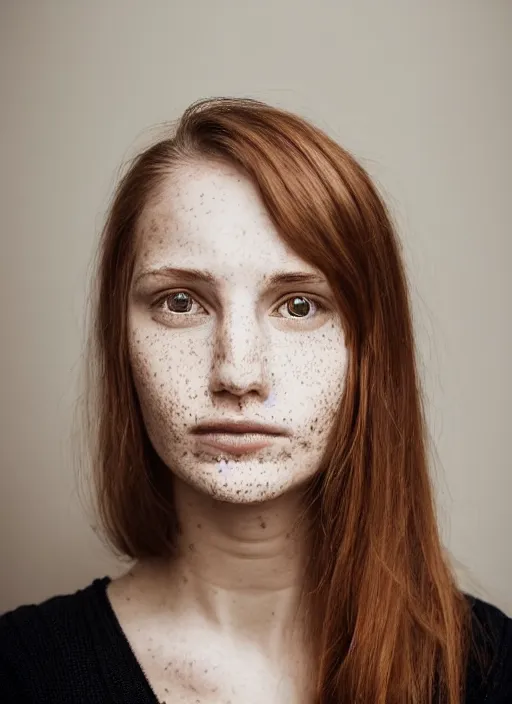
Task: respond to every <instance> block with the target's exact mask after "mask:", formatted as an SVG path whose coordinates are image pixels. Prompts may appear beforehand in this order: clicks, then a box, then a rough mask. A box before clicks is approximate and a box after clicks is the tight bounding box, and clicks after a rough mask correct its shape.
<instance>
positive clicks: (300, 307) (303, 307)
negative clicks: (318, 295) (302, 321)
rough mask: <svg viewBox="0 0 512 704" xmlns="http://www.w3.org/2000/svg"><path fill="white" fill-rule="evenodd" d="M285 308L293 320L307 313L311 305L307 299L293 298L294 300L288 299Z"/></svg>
mask: <svg viewBox="0 0 512 704" xmlns="http://www.w3.org/2000/svg"><path fill="white" fill-rule="evenodd" d="M286 307H287V309H288V313H290V315H293V317H294V318H302V317H304V316H306V315H307V314H308V313H309V311H310V309H311V304H310V302H309V301H308V300H307V298H303V297H302V296H295V297H294V298H290V300H289V301H288V304H287V306H286Z"/></svg>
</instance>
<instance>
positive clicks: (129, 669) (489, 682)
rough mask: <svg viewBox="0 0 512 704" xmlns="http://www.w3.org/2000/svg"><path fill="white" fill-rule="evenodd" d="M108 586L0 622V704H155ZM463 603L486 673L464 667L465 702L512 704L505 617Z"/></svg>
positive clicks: (511, 645)
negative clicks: (485, 655) (486, 661)
mask: <svg viewBox="0 0 512 704" xmlns="http://www.w3.org/2000/svg"><path fill="white" fill-rule="evenodd" d="M108 583H109V578H108V577H104V578H103V579H97V580H95V581H94V582H93V583H92V584H90V585H89V586H88V587H86V588H84V589H81V590H79V591H77V592H76V593H75V594H70V595H66V596H57V597H54V598H52V599H49V600H47V601H45V602H43V603H42V604H39V605H32V606H20V607H19V608H17V609H15V610H14V611H10V612H9V613H6V614H4V615H3V616H2V617H0V702H2V704H28V703H30V704H43V702H44V704H51V703H52V702H61V703H62V704H100V703H101V704H104V703H105V702H108V703H109V704H159V703H158V700H157V698H156V696H155V694H154V692H153V691H152V689H151V687H150V685H149V683H148V681H147V679H146V677H145V675H144V673H143V671H142V669H141V667H140V665H139V663H138V661H137V660H136V658H135V655H134V654H133V652H132V650H131V648H130V645H129V643H128V641H127V639H126V637H125V635H124V633H123V631H122V629H121V627H120V625H119V622H118V620H117V618H116V616H115V613H114V611H113V610H112V608H111V606H110V602H109V599H108V597H107V594H106V587H107V585H108ZM468 598H469V599H470V601H471V603H472V607H473V622H474V623H475V624H477V622H478V625H481V626H482V628H477V629H475V634H476V635H475V637H478V639H479V642H480V643H482V644H484V645H485V647H486V648H487V649H490V650H489V652H491V654H492V658H493V661H492V666H491V668H490V670H489V672H488V675H487V676H483V675H482V674H481V672H480V670H479V668H478V667H477V666H476V665H475V664H474V663H471V662H470V666H469V669H468V674H467V696H466V704H477V703H478V704H480V702H482V703H484V702H485V704H512V619H510V618H508V617H507V616H505V614H503V613H502V612H501V611H499V609H497V608H495V607H494V606H491V605H490V604H488V603H486V602H484V601H481V600H479V599H476V598H475V597H471V596H468ZM478 634H479V635H478ZM493 643H494V645H493ZM167 704H172V702H171V701H169V702H167Z"/></svg>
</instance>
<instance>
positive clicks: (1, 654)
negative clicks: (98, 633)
mask: <svg viewBox="0 0 512 704" xmlns="http://www.w3.org/2000/svg"><path fill="white" fill-rule="evenodd" d="M108 581H109V579H108V578H107V577H104V578H103V579H97V580H94V582H92V583H91V584H90V585H88V586H87V587H85V588H83V589H80V590H78V591H76V592H75V593H73V594H65V595H60V596H54V597H52V598H51V599H47V600H46V601H43V602H42V603H40V604H26V605H23V606H19V607H18V608H16V609H13V610H12V611H8V612H7V613H4V614H2V615H1V616H0V691H2V693H3V696H4V693H5V692H7V693H8V695H9V694H10V695H11V697H10V698H9V696H7V701H9V702H10V701H16V702H18V701H19V702H22V701H25V700H26V701H29V700H30V701H32V696H29V692H30V688H31V687H32V686H33V682H34V681H37V682H38V687H39V689H40V691H41V693H42V692H43V691H44V690H45V687H48V688H49V687H51V686H52V685H53V684H54V683H52V682H50V679H51V678H52V677H53V678H57V677H58V676H59V673H64V672H69V671H70V670H69V668H72V669H76V666H77V659H79V658H80V654H81V653H83V652H84V651H85V649H86V644H87V642H88V640H89V634H88V630H89V628H90V624H91V623H92V622H94V620H95V616H96V615H97V617H98V625H100V623H101V613H100V611H101V610H100V605H101V598H100V595H101V591H102V590H103V591H104V590H105V587H106V585H107V584H108ZM95 612H97V614H95ZM24 697H25V698H26V699H24ZM34 700H35V699H34ZM2 701H5V699H3V700H2Z"/></svg>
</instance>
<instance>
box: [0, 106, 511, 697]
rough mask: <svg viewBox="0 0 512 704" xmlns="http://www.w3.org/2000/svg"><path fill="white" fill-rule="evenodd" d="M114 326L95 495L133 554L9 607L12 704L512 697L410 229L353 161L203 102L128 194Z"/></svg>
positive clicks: (103, 303)
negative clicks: (461, 510)
mask: <svg viewBox="0 0 512 704" xmlns="http://www.w3.org/2000/svg"><path fill="white" fill-rule="evenodd" d="M92 332H93V338H92V341H93V347H92V358H91V359H92V361H93V365H92V366H91V370H92V371H93V373H94V375H93V378H92V379H91V380H90V384H89V389H90V390H92V393H91V401H92V402H93V403H92V404H91V405H90V406H89V416H88V418H89V421H88V426H87V427H88V428H89V429H90V430H91V433H92V436H93V439H94V470H95V473H96V475H95V479H96V484H95V486H96V493H97V498H98V506H99V511H100V515H101V517H102V519H103V525H104V528H105V534H106V536H108V538H109V539H110V542H111V544H112V545H113V546H114V547H115V548H116V549H117V551H118V552H119V553H120V554H122V555H124V556H128V557H130V558H132V559H133V560H134V566H133V567H132V569H130V570H129V571H128V573H127V574H126V575H124V576H122V577H121V578H120V579H117V580H113V581H111V580H109V579H108V578H104V579H98V580H96V581H95V582H94V583H93V584H92V585H89V586H88V587H86V588H85V589H82V590H80V591H79V592H77V593H76V594H74V595H67V596H60V597H56V598H54V599H51V600H49V601H47V602H45V603H43V604H41V605H38V606H25V607H20V608H18V609H16V610H15V611H13V612H11V613H9V614H6V615H4V616H3V617H2V619H1V644H2V645H1V659H0V661H1V667H0V669H1V678H2V679H1V687H2V691H3V692H4V695H3V696H4V698H3V700H2V701H9V702H11V701H12V702H17V703H19V702H66V703H71V702H85V701H87V702H88V703H89V704H94V703H96V702H107V701H108V702H123V703H124V702H138V703H146V704H156V703H157V702H159V701H160V702H163V701H165V702H167V703H168V704H170V703H171V702H172V703H174V702H187V703H192V702H215V703H218V704H220V703H221V702H223V703H226V702H231V704H237V703H238V702H243V703H244V704H247V703H252V702H265V704H267V703H275V704H278V703H281V702H283V703H286V704H295V703H299V702H300V703H301V704H310V703H311V704H312V703H315V704H331V703H334V702H336V703H341V702H343V703H345V702H346V703H347V704H348V703H350V704H353V703H354V702H363V703H365V704H367V703H369V702H371V703H372V704H374V703H377V704H384V703H385V704H390V703H397V704H398V703H404V704H405V703H406V702H407V703H409V702H418V703H421V704H423V703H424V702H431V701H432V702H433V701H436V702H438V701H439V702H448V703H449V704H456V703H457V704H460V703H461V702H483V701H486V702H488V704H491V703H492V704H498V703H499V704H504V703H505V702H510V701H512V672H511V671H512V622H511V620H510V619H509V618H507V617H506V616H505V615H504V614H503V613H502V612H501V611H499V610H498V609H496V608H495V607H493V606H491V605H490V604H487V603H485V602H483V601H480V600H478V599H475V598H473V597H471V596H469V595H466V594H464V593H462V592H461V591H460V590H459V589H458V587H457V585H456V581H455V578H454V576H453V574H452V571H451V569H450V566H449V564H448V561H447V559H446V557H445V555H444V552H443V549H442V545H441V542H440V538H439V533H438V529H437V526H436V519H435V511H434V504H433V498H432V489H431V485H430V482H429V476H428V469H427V461H426V447H425V445H426V443H425V432H424V420H423V415H422V408H421V401H420V391H419V386H418V377H417V371H416V367H415V356H414V354H415V353H414V340H413V331H412V325H411V316H410V308H409V300H408V293H407V287H406V279H405V275H404V270H403V266H402V263H401V260H400V253H399V245H398V242H397V238H396V235H395V233H394V230H393V227H392V225H391V222H390V218H389V216H388V214H387V212H386V209H385V206H384V205H383V203H382V201H381V200H380V198H379V196H378V194H377V192H376V189H375V187H374V186H373V185H372V183H371V181H370V179H369V177H368V175H367V174H366V173H365V171H364V170H363V169H362V168H361V167H360V166H359V165H358V164H357V163H356V162H355V161H354V159H353V158H352V157H351V156H350V155H349V154H348V153H347V152H346V151H344V150H343V149H342V148H341V147H339V146H338V145H337V144H335V143H334V142H333V141H332V140H331V139H330V138H328V137H327V136H326V135H325V134H323V133H322V132H321V131H319V130H318V129H316V128H315V127H313V126H311V125H310V124H308V123H307V122H305V121H304V120H302V119H300V118H299V117H296V116H294V115H292V114H289V113H286V112H284V111H280V110H277V109H274V108H272V107H270V106H267V105H265V104H262V103H258V102H255V101H249V100H223V99H220V100H213V101H204V102H201V103H199V104H196V105H194V106H192V107H191V108H189V109H188V110H187V111H186V112H185V114H184V116H183V117H182V118H181V120H180V121H179V124H178V126H177V129H176V132H175V134H173V135H172V136H170V137H169V138H168V139H165V140H163V141H160V142H159V143H158V144H156V145H155V146H152V147H151V148H149V149H147V150H145V151H144V152H143V153H142V154H141V155H140V156H139V157H138V158H137V159H135V160H134V162H133V163H132V165H131V166H130V169H129V170H128V172H127V174H126V175H125V176H124V178H123V179H122V181H121V183H120V185H119V187H118V189H117V193H116V195H115V198H114V201H113V204H112V206H111V209H110V213H109V216H108V219H107V223H106V227H105V230H104V234H103V239H102V245H101V250H100V259H99V269H98V298H97V309H96V316H95V324H94V328H93V331H92ZM93 382H95V384H96V385H93Z"/></svg>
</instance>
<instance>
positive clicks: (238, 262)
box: [137, 162, 317, 278]
mask: <svg viewBox="0 0 512 704" xmlns="http://www.w3.org/2000/svg"><path fill="white" fill-rule="evenodd" d="M137 237H138V256H137V265H138V266H137V268H140V267H147V266H151V267H159V266H179V267H194V268H199V267H204V268H205V269H206V268H207V269H208V270H210V271H212V272H213V273H214V274H216V275H218V276H220V277H224V278H229V277H232V276H239V275H240V270H241V268H242V271H243V274H244V276H247V275H248V274H249V273H250V274H251V275H252V276H260V277H263V278H264V277H265V276H266V275H268V274H270V273H271V272H272V271H273V270H275V269H283V268H290V269H294V270H296V269H297V268H298V267H299V268H300V269H301V270H302V271H306V272H311V273H313V272H316V271H317V270H316V269H315V267H313V266H311V265H309V264H308V263H307V262H305V261H304V260H302V259H301V258H300V257H299V256H298V255H297V254H296V253H295V252H293V250H291V249H290V248H289V246H288V245H287V244H286V243H285V242H284V241H283V240H282V239H281V237H280V236H279V234H278V232H277V230H276V228H275V226H274V224H273V223H272V221H271V219H270V216H269V215H268V213H267V211H266V209H265V206H264V204H263V202H262V200H261V197H260V195H259V192H258V190H257V188H256V187H255V185H254V184H253V183H252V182H251V180H250V179H249V178H248V177H247V176H246V175H245V174H243V172H241V171H239V170H238V169H236V167H234V166H230V165H226V164H223V163H216V162H198V163H192V164H183V165H180V166H179V167H177V168H176V169H175V171H174V172H173V173H172V174H171V175H169V177H168V178H167V181H166V183H165V184H164V187H163V188H162V189H161V191H160V193H159V197H158V199H157V200H155V201H154V202H153V203H150V204H148V206H147V207H146V209H145V210H144V212H143V214H142V216H141V218H140V221H139V228H138V234H137Z"/></svg>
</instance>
